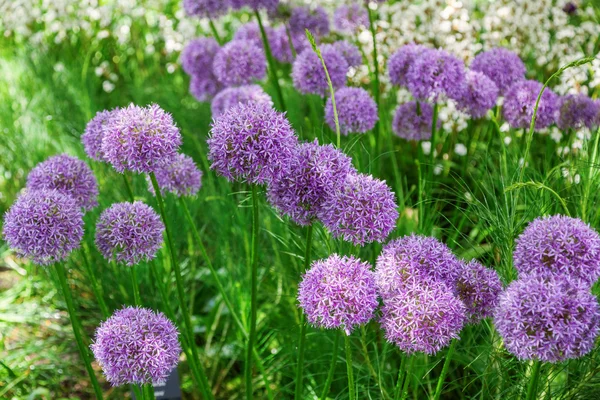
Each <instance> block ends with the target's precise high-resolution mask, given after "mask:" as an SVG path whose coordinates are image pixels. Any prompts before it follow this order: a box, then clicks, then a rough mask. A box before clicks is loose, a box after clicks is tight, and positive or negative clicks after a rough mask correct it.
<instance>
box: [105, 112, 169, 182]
mask: <svg viewBox="0 0 600 400" xmlns="http://www.w3.org/2000/svg"><path fill="white" fill-rule="evenodd" d="M180 145H181V134H180V133H179V129H178V128H177V126H175V122H173V118H172V117H171V114H169V113H167V112H165V111H164V110H163V109H162V108H160V107H159V106H158V105H156V104H152V105H150V106H147V107H139V106H136V105H133V104H132V105H130V106H129V107H127V108H122V109H120V110H118V111H116V112H115V114H114V116H113V118H111V119H110V121H109V123H108V124H107V125H106V127H105V133H104V138H102V152H103V153H104V157H105V159H106V161H108V162H109V163H111V164H112V166H113V167H114V168H115V169H116V170H117V171H118V172H121V173H122V172H123V171H125V170H126V169H127V170H130V171H133V172H138V173H150V172H152V171H154V169H155V168H156V167H157V166H158V165H160V164H161V163H162V162H163V161H164V160H165V159H169V158H171V157H173V156H174V155H175V154H177V151H178V150H179V146H180Z"/></svg>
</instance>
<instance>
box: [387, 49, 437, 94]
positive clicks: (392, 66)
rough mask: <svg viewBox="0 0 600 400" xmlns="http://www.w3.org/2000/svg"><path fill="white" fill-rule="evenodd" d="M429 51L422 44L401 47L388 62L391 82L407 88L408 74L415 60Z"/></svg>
mask: <svg viewBox="0 0 600 400" xmlns="http://www.w3.org/2000/svg"><path fill="white" fill-rule="evenodd" d="M425 50H428V48H427V47H425V46H422V45H420V44H414V43H409V44H405V45H404V46H402V47H400V48H399V49H398V50H397V51H396V52H395V53H394V54H392V55H391V57H390V58H389V60H388V74H389V76H390V81H391V82H392V84H394V85H396V86H407V85H408V79H407V74H408V70H409V68H410V67H411V66H412V65H413V64H414V62H415V59H417V58H418V57H420V56H421V54H422V53H423V52H424V51H425Z"/></svg>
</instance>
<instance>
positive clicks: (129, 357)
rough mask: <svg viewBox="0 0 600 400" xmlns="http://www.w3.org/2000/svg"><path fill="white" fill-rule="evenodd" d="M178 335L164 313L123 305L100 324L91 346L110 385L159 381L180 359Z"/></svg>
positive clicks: (163, 378) (162, 380)
mask: <svg viewBox="0 0 600 400" xmlns="http://www.w3.org/2000/svg"><path fill="white" fill-rule="evenodd" d="M178 336H179V332H177V328H176V327H175V325H174V324H173V322H171V321H170V320H169V319H168V318H167V317H165V316H164V315H163V313H161V312H154V311H152V310H150V309H148V308H138V307H125V308H122V309H120V310H117V311H115V313H114V314H113V315H112V316H111V317H110V318H108V319H107V320H106V321H104V322H103V323H102V324H100V326H99V327H98V329H96V335H95V337H94V343H92V345H91V346H90V347H91V349H92V352H93V353H94V357H95V358H96V360H97V361H98V364H100V367H101V368H102V371H103V372H104V375H106V379H107V380H108V381H109V382H110V383H111V384H112V385H113V386H118V385H126V384H133V385H143V384H156V385H159V384H164V383H165V382H166V380H167V378H168V377H169V374H170V373H171V371H172V370H173V369H174V368H175V367H177V364H178V362H179V355H180V354H181V346H180V344H179V339H178Z"/></svg>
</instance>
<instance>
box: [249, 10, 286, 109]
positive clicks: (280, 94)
mask: <svg viewBox="0 0 600 400" xmlns="http://www.w3.org/2000/svg"><path fill="white" fill-rule="evenodd" d="M254 15H256V21H257V22H258V27H259V28H260V35H261V36H262V41H263V46H264V48H265V53H266V55H267V63H268V64H269V75H270V77H271V83H272V84H273V86H275V90H276V91H277V97H278V98H279V106H280V107H281V111H286V107H285V100H284V99H283V92H282V91H281V86H280V85H279V79H278V78H277V67H276V65H275V60H274V59H273V53H271V46H270V45H269V39H268V38H267V33H266V32H265V27H264V26H263V23H262V18H261V17H260V12H258V10H254Z"/></svg>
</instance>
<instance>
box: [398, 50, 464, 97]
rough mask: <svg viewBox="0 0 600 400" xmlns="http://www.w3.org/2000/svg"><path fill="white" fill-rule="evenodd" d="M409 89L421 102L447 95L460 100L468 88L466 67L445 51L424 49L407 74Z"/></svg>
mask: <svg viewBox="0 0 600 400" xmlns="http://www.w3.org/2000/svg"><path fill="white" fill-rule="evenodd" d="M406 82H407V87H408V89H409V90H410V92H411V93H412V95H413V96H414V97H415V98H417V99H420V100H427V99H433V100H437V99H438V97H439V96H441V95H446V96H448V97H450V98H451V99H460V98H461V96H463V95H464V92H465V90H466V87H467V81H466V77H465V65H464V63H463V62H462V61H461V60H459V59H458V58H456V57H455V56H453V55H451V54H449V53H447V52H446V51H444V50H437V49H424V50H423V51H422V52H421V54H420V55H419V56H418V57H416V58H415V59H414V62H412V63H411V65H410V66H409V68H408V72H407V73H406Z"/></svg>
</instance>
